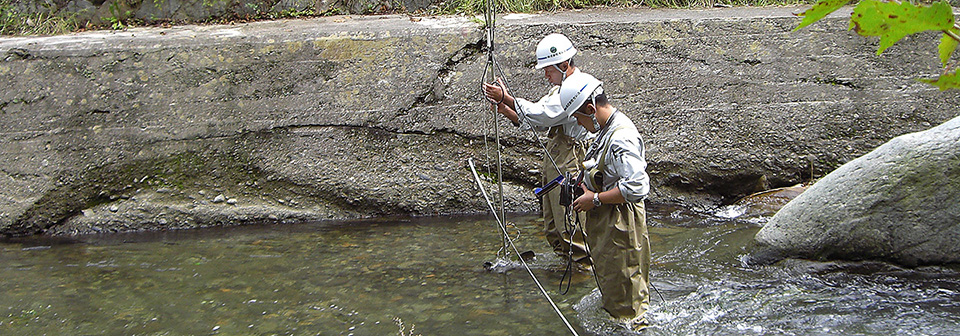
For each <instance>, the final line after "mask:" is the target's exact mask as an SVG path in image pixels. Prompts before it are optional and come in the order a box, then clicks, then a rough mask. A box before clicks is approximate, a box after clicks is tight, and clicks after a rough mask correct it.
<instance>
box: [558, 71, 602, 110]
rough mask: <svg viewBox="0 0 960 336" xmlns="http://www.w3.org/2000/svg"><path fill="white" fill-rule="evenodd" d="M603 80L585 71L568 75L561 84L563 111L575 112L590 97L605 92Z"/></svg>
mask: <svg viewBox="0 0 960 336" xmlns="http://www.w3.org/2000/svg"><path fill="white" fill-rule="evenodd" d="M602 85H603V82H601V81H600V80H598V79H596V78H594V77H593V76H590V75H589V74H586V73H583V72H577V73H575V74H572V75H570V76H568V77H567V79H566V80H564V81H563V84H562V85H560V103H561V104H563V112H564V113H566V114H567V115H571V114H573V112H574V111H576V110H578V109H580V106H583V103H585V102H587V100H588V99H593V97H594V96H595V95H598V94H601V93H603V88H602Z"/></svg>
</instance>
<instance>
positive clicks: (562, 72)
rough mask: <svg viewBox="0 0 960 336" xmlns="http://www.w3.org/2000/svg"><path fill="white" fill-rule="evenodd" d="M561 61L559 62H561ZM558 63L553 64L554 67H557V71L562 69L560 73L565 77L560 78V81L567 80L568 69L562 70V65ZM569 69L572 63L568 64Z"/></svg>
mask: <svg viewBox="0 0 960 336" xmlns="http://www.w3.org/2000/svg"><path fill="white" fill-rule="evenodd" d="M560 63H563V62H560ZM560 63H557V64H560ZM557 64H554V65H553V68H554V69H557V71H560V75H561V76H563V77H561V78H560V82H561V83H562V82H563V81H565V80H567V71H566V70H560V67H559V66H557ZM567 69H570V65H569V64H568V65H567Z"/></svg>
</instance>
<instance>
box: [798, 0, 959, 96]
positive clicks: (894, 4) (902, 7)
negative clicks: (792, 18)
mask: <svg viewBox="0 0 960 336" xmlns="http://www.w3.org/2000/svg"><path fill="white" fill-rule="evenodd" d="M849 2H850V0H820V1H819V2H817V4H816V5H814V6H813V8H810V9H809V10H807V11H805V12H803V13H802V14H800V16H803V17H804V19H803V21H801V22H800V25H799V26H798V27H797V29H800V28H803V27H806V26H808V25H810V24H812V23H814V22H816V21H818V20H820V19H822V18H824V17H826V16H827V15H829V14H830V13H833V12H834V11H836V10H838V9H840V8H841V7H843V6H844V5H846V4H847V3H849ZM850 29H852V30H854V31H856V32H857V34H860V35H861V36H879V37H880V46H879V47H878V49H877V54H878V55H879V54H881V53H883V52H884V51H885V50H887V48H890V47H891V46H893V45H894V44H895V43H897V41H900V40H901V39H903V38H904V37H907V36H908V35H912V34H916V33H920V32H925V31H940V32H943V37H941V39H940V44H939V47H938V56H939V58H940V62H941V63H942V64H943V65H944V70H943V73H942V75H941V76H940V78H937V79H932V80H931V79H921V80H920V81H921V82H924V83H929V84H931V85H934V86H937V87H938V88H940V90H941V91H943V90H946V89H951V88H953V89H960V76H958V75H957V72H956V71H953V72H951V69H952V68H956V66H957V65H958V64H957V63H951V62H950V58H951V56H952V54H953V51H954V50H956V49H957V45H958V43H960V27H958V26H957V24H956V22H955V20H954V14H953V7H951V6H950V3H949V2H947V1H939V2H934V3H932V4H929V5H914V4H912V3H909V2H898V1H895V0H891V1H880V0H862V1H860V2H859V4H857V7H856V8H854V10H853V15H852V16H851V18H850Z"/></svg>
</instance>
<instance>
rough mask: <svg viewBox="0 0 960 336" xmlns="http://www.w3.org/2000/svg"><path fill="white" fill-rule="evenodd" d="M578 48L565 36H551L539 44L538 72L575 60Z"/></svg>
mask: <svg viewBox="0 0 960 336" xmlns="http://www.w3.org/2000/svg"><path fill="white" fill-rule="evenodd" d="M576 54H577V48H574V47H573V43H572V42H570V39H568V38H567V37H566V36H563V34H550V35H547V36H546V37H544V38H543V39H542V40H540V43H538V44H537V70H540V69H543V68H544V67H547V66H550V65H554V64H558V63H561V62H563V61H566V60H569V59H571V58H573V56H574V55H576Z"/></svg>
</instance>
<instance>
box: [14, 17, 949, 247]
mask: <svg viewBox="0 0 960 336" xmlns="http://www.w3.org/2000/svg"><path fill="white" fill-rule="evenodd" d="M799 11H800V10H799V9H796V8H759V9H722V10H587V11H570V12H560V13H554V14H538V15H516V14H512V15H505V16H503V17H501V18H500V19H499V20H500V22H498V29H499V31H498V34H497V36H498V41H497V49H496V56H497V59H498V61H499V62H500V63H501V65H502V67H503V70H504V73H505V75H506V77H507V80H508V83H510V86H509V89H510V90H511V92H513V93H514V94H515V95H516V96H519V97H524V98H529V99H533V100H536V99H538V98H539V97H540V96H541V95H543V94H544V93H545V92H546V91H547V90H548V87H547V85H546V82H545V80H544V79H543V74H542V72H539V71H536V70H533V64H534V63H535V62H534V61H533V50H534V48H535V45H536V43H537V41H538V40H539V38H540V37H542V36H545V35H547V34H549V33H552V32H563V33H565V34H567V35H568V36H570V37H571V38H572V39H573V40H574V42H575V43H576V44H577V45H578V46H580V48H581V54H580V55H578V57H577V64H578V65H579V66H580V67H581V68H582V69H583V70H584V71H586V72H589V73H591V74H593V75H595V76H597V77H598V78H600V79H602V80H603V81H604V82H605V87H606V88H607V92H609V93H610V95H611V98H612V100H613V102H614V103H615V105H616V106H617V107H618V108H620V109H621V110H622V111H624V113H627V114H628V115H630V116H631V118H633V119H634V120H635V121H636V122H637V124H638V127H639V128H640V129H641V133H642V134H643V136H644V137H645V140H646V143H647V144H648V147H649V148H648V155H649V157H648V161H649V163H650V166H649V173H650V174H651V178H652V183H653V194H652V195H651V198H650V201H651V202H678V203H683V204H685V205H688V206H692V207H696V208H709V207H713V206H716V205H718V204H721V203H725V202H731V201H733V200H735V199H737V198H738V197H740V196H743V195H746V194H748V193H750V192H752V191H754V190H756V189H758V188H761V189H762V188H767V187H778V186H784V185H792V184H796V183H799V182H803V181H807V180H809V179H810V178H811V177H818V176H822V175H823V174H825V173H826V172H829V171H830V170H832V169H834V168H836V167H837V166H839V165H840V164H841V163H843V162H846V161H849V160H851V159H853V158H855V157H857V156H859V155H861V154H863V153H866V152H867V151H869V150H870V149H872V148H874V147H876V146H878V145H879V144H881V143H883V142H884V141H886V140H888V139H890V138H892V137H894V136H896V135H899V134H904V133H908V132H913V131H917V130H921V129H924V128H927V127H930V126H932V125H934V124H938V123H940V122H942V121H944V120H946V119H948V118H949V117H950V116H952V112H950V111H953V107H954V106H956V105H957V98H954V97H952V96H950V95H944V94H941V93H939V92H938V91H937V90H936V89H935V88H932V87H928V86H924V85H923V84H920V83H917V82H916V81H914V78H916V77H918V76H921V75H924V74H932V73H936V72H937V71H938V62H937V59H936V56H935V51H930V52H927V50H926V49H927V48H926V44H927V43H926V38H925V37H924V38H915V39H911V40H908V41H904V42H902V43H901V44H898V45H897V46H895V47H894V48H891V49H890V50H889V51H888V52H887V53H886V54H884V55H883V56H879V57H878V56H876V55H874V52H875V50H876V49H875V43H874V42H871V41H870V40H867V39H863V38H860V37H857V36H852V35H851V33H850V32H848V31H846V28H845V21H843V19H842V18H841V17H832V18H828V19H826V20H825V21H824V22H823V24H818V25H816V26H813V27H808V28H806V29H805V30H802V31H799V32H791V30H792V29H793V27H795V26H796V24H797V23H798V22H799V20H798V19H797V18H796V17H794V16H793V15H792V13H794V12H799ZM934 39H935V38H934ZM483 48H484V42H483V32H482V31H481V30H479V27H478V26H477V24H476V23H474V22H472V21H471V20H470V19H469V18H466V17H425V18H422V19H420V20H411V19H410V18H409V17H407V16H370V17H343V16H340V17H324V18H317V19H309V20H284V21H273V22H256V23H249V24H239V25H229V26H179V27H172V28H138V29H131V30H126V31H110V32H104V31H95V32H86V33H80V34H71V35H64V36H52V37H19V38H0V55H3V57H2V58H0V113H2V114H3V118H0V139H2V141H0V143H2V144H3V145H0V167H2V171H3V172H4V174H5V176H3V177H2V178H0V231H2V232H4V233H6V234H17V235H19V234H32V233H61V234H65V233H83V232H96V231H118V230H139V229H162V228H170V227H177V228H180V227H196V226H206V225H229V224H245V223H257V222H264V221H299V220H308V219H327V218H347V217H359V216H381V215H416V216H422V215H437V214H452V213H478V212H485V211H487V210H486V205H485V204H484V203H483V200H482V198H481V197H479V193H478V191H477V190H476V187H475V186H474V185H473V181H472V178H471V174H470V171H469V170H468V168H467V166H466V160H467V159H468V158H473V159H474V161H476V162H478V163H479V166H480V167H479V168H480V169H482V170H486V169H487V168H488V167H490V166H492V165H493V164H495V162H493V161H494V158H495V157H496V156H495V153H494V152H493V151H492V146H493V145H492V143H493V139H492V137H493V133H492V128H493V127H492V126H493V125H492V124H491V123H492V122H493V121H492V120H491V118H490V115H489V110H488V106H487V105H486V103H485V102H484V101H483V100H482V99H481V97H480V94H479V88H478V84H479V80H480V76H481V72H482V71H483V65H484V63H485V61H486V58H485V54H484V51H483ZM38 97H43V98H42V99H38ZM27 101H31V102H32V103H30V104H24V103H23V102H27ZM499 122H501V123H502V124H501V126H503V127H501V129H502V131H503V133H504V134H503V135H502V139H501V140H502V143H504V146H505V148H504V149H503V157H504V177H503V180H504V181H505V182H506V193H507V195H506V196H507V197H506V198H507V206H508V208H509V209H508V210H510V211H537V209H538V204H537V200H536V199H535V198H533V196H532V192H530V190H531V189H532V188H533V187H534V184H535V183H536V181H537V180H538V179H539V177H538V176H537V173H536V167H538V166H539V160H540V155H541V154H540V153H539V150H538V146H537V145H536V142H535V140H534V139H532V138H531V135H530V133H529V132H526V131H520V130H518V129H516V128H513V127H512V126H509V123H507V122H506V121H504V120H499ZM811 164H812V166H813V171H814V176H810V171H811ZM493 189H495V188H493V187H492V186H491V188H489V189H488V190H493ZM219 195H223V196H224V197H228V198H233V199H236V203H234V204H227V203H225V202H216V203H215V202H213V200H214V199H215V198H216V197H217V196H219ZM111 209H116V211H111ZM161 213H162V214H165V216H160V214H161ZM161 217H163V218H164V220H163V221H160V220H158V219H157V218H161Z"/></svg>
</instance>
